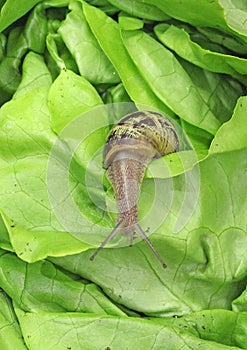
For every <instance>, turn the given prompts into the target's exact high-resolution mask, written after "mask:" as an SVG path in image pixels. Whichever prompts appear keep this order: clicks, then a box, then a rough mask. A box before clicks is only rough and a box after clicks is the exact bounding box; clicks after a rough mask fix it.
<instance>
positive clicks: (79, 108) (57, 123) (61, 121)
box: [48, 70, 102, 134]
mask: <svg viewBox="0 0 247 350" xmlns="http://www.w3.org/2000/svg"><path fill="white" fill-rule="evenodd" d="M100 105H102V100H101V98H100V96H99V95H98V93H97V91H96V90H95V88H94V87H93V86H92V85H91V84H90V83H89V82H88V81H87V80H86V79H84V78H83V77H81V76H79V75H77V74H75V73H73V72H71V71H69V70H66V71H62V72H61V74H60V75H59V77H58V78H57V79H56V80H55V82H54V83H53V84H52V87H51V89H50V92H49V98H48V107H49V111H50V117H51V127H52V129H53V130H54V131H55V132H56V133H58V134H59V133H60V132H61V131H62V129H63V128H64V127H65V126H66V125H67V124H69V122H71V121H72V120H73V119H74V118H75V117H77V116H78V115H81V114H83V113H85V112H86V111H88V110H90V109H92V108H93V107H96V106H100Z"/></svg>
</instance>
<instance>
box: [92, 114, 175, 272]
mask: <svg viewBox="0 0 247 350" xmlns="http://www.w3.org/2000/svg"><path fill="white" fill-rule="evenodd" d="M178 149H179V140H178V134H177V132H176V129H175V127H174V125H173V124H172V123H171V122H170V120H169V119H168V118H167V117H165V116H164V115H162V114H160V113H157V112H151V111H137V112H134V113H130V114H127V115H126V116H124V117H123V118H122V119H120V121H119V122H118V123H117V124H116V125H114V126H113V128H112V129H111V131H110V133H109V135H108V137H107V140H106V143H105V146H104V150H103V167H104V168H105V169H106V171H107V177H108V179H109V181H110V183H111V185H112V187H113V189H114V193H115V197H116V201H117V207H118V217H117V220H116V226H115V228H114V229H113V230H112V231H111V233H110V234H109V235H108V237H107V238H106V239H105V240H104V241H103V242H102V243H101V245H100V246H99V247H98V249H97V250H96V251H95V252H94V254H93V255H91V257H90V259H91V260H94V258H95V256H96V255H97V254H98V253H99V252H100V251H101V249H102V248H104V246H105V245H106V244H107V243H108V242H109V241H110V240H111V239H112V238H113V237H114V236H115V235H116V234H117V232H119V231H121V233H123V234H124V235H126V236H128V237H129V238H130V246H132V244H133V240H134V238H135V234H136V232H138V233H139V234H140V236H141V237H142V239H144V240H145V241H146V243H147V244H148V245H149V247H150V248H151V249H152V251H153V252H154V254H155V255H156V257H157V258H158V260H159V261H160V262H161V264H162V266H163V267H166V264H165V262H164V261H163V259H162V258H161V256H160V254H159V253H158V252H157V250H156V249H155V248H154V246H153V245H152V243H151V242H150V240H149V239H148V237H147V236H146V234H145V232H144V230H143V229H142V228H141V226H140V225H139V223H138V208H137V202H138V197H139V192H140V187H141V183H142V180H143V177H144V174H145V171H146V168H147V165H148V164H149V163H150V161H151V160H152V159H155V158H159V157H162V156H164V155H167V154H170V153H173V152H177V151H178Z"/></svg>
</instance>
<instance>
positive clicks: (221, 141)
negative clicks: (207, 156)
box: [209, 96, 247, 153]
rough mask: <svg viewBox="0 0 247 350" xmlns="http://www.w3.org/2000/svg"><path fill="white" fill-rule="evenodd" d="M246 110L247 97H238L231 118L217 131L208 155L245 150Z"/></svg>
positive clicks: (246, 133)
mask: <svg viewBox="0 0 247 350" xmlns="http://www.w3.org/2000/svg"><path fill="white" fill-rule="evenodd" d="M246 108H247V97H246V96H244V97H240V98H239V100H238V103H237V105H236V108H235V110H234V113H233V116H232V118H231V119H230V120H229V121H228V122H227V123H225V124H223V125H222V126H221V128H220V129H219V130H218V133H217V135H216V136H215V138H214V140H213V142H212V144H211V146H210V150H209V152H210V153H220V152H230V151H232V150H241V149H246V148H247V129H246Z"/></svg>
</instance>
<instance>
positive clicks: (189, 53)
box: [155, 24, 247, 83]
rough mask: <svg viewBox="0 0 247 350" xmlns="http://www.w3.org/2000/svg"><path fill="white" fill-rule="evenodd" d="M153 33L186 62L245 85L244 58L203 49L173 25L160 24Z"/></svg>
mask: <svg viewBox="0 0 247 350" xmlns="http://www.w3.org/2000/svg"><path fill="white" fill-rule="evenodd" d="M155 33H156V35H157V36H158V38H159V40H161V42H162V43H164V44H165V45H166V46H167V47H169V48H170V49H172V50H174V51H175V52H176V53H177V54H178V55H179V56H181V57H183V58H184V59H186V60H187V61H189V62H191V63H193V64H195V65H197V66H199V67H201V68H204V69H208V70H210V71H212V72H217V73H225V74H230V75H232V76H233V77H235V78H237V79H239V80H240V81H243V82H245V83H246V81H245V78H244V77H243V75H245V74H246V73H247V60H246V59H245V58H241V57H236V56H232V55H226V54H222V53H218V52H213V51H210V50H206V49H203V48H202V47H200V45H198V44H197V43H195V42H193V41H192V40H191V39H190V36H189V34H188V33H187V32H186V31H185V29H180V28H179V27H176V26H174V25H167V24H160V25H158V26H156V27H155Z"/></svg>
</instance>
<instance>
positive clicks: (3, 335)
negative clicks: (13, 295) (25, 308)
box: [0, 291, 27, 350]
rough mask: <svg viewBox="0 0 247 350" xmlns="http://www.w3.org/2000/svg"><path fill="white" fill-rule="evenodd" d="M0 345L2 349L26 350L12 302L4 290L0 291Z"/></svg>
mask: <svg viewBox="0 0 247 350" xmlns="http://www.w3.org/2000/svg"><path fill="white" fill-rule="evenodd" d="M0 310H1V311H0V346H1V349H4V350H12V349H13V347H14V348H15V349H18V350H19V349H20V350H27V347H26V346H25V344H24V340H23V337H22V332H21V329H20V326H19V324H18V321H17V319H16V315H15V312H14V310H13V307H12V303H11V301H10V299H9V298H8V296H7V295H6V294H5V293H4V292H2V291H1V292H0Z"/></svg>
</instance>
